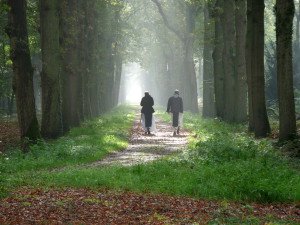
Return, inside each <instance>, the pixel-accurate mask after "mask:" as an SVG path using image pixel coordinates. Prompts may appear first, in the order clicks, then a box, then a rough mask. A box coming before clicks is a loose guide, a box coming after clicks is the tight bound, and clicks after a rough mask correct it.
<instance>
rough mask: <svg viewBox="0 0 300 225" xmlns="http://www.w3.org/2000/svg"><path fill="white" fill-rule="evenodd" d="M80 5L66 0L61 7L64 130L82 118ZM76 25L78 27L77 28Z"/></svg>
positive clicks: (76, 123)
mask: <svg viewBox="0 0 300 225" xmlns="http://www.w3.org/2000/svg"><path fill="white" fill-rule="evenodd" d="M77 10H78V7H77V1H76V0H64V1H63V2H62V8H61V17H60V18H61V21H60V22H61V33H60V38H61V43H62V45H61V52H62V117H63V130H64V132H68V131H69V129H70V128H71V127H75V126H79V124H80V121H81V118H82V114H83V113H82V101H81V100H82V77H81V74H80V73H79V64H80V63H79V52H78V36H79V33H80V30H78V20H77V19H78V18H77V16H78V11H77ZM75 27H76V29H75Z"/></svg>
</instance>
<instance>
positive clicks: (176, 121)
mask: <svg viewBox="0 0 300 225" xmlns="http://www.w3.org/2000/svg"><path fill="white" fill-rule="evenodd" d="M167 112H168V113H172V126H173V127H174V132H173V135H174V136H175V135H176V134H179V131H180V126H182V113H183V101H182V98H181V97H180V96H179V91H178V90H175V92H174V95H173V96H171V97H170V98H169V100H168V106H167Z"/></svg>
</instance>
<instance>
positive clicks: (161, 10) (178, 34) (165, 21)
mask: <svg viewBox="0 0 300 225" xmlns="http://www.w3.org/2000/svg"><path fill="white" fill-rule="evenodd" d="M151 1H152V2H153V3H154V4H155V5H156V6H157V9H158V12H159V14H160V15H161V17H162V19H163V21H164V24H165V25H166V27H167V28H168V29H169V30H170V31H172V32H173V33H174V34H175V35H176V36H177V37H178V38H179V39H180V40H181V41H182V42H184V38H183V36H182V35H181V34H180V32H179V31H178V30H176V29H175V28H174V27H172V26H171V25H170V23H169V21H168V18H167V16H166V14H165V13H164V11H163V9H162V6H161V4H160V3H159V2H158V0H151Z"/></svg>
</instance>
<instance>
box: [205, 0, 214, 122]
mask: <svg viewBox="0 0 300 225" xmlns="http://www.w3.org/2000/svg"><path fill="white" fill-rule="evenodd" d="M209 7H210V5H209V4H208V3H206V4H205V9H204V10H205V11H204V30H205V32H204V49H203V114H202V116H203V117H204V118H214V117H215V99H214V74H213V60H212V52H213V37H214V34H213V31H212V30H213V28H212V27H211V24H213V19H212V17H211V15H210V12H209V11H210V9H209Z"/></svg>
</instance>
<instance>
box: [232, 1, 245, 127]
mask: <svg viewBox="0 0 300 225" xmlns="http://www.w3.org/2000/svg"><path fill="white" fill-rule="evenodd" d="M235 2H236V10H235V27H236V61H235V64H236V69H235V71H236V84H235V86H236V94H235V97H236V100H235V102H236V104H235V120H234V121H235V122H236V123H242V122H245V121H246V120H247V83H246V80H247V79H246V52H245V49H246V28H247V26H246V23H247V22H246V20H247V18H246V0H235Z"/></svg>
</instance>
